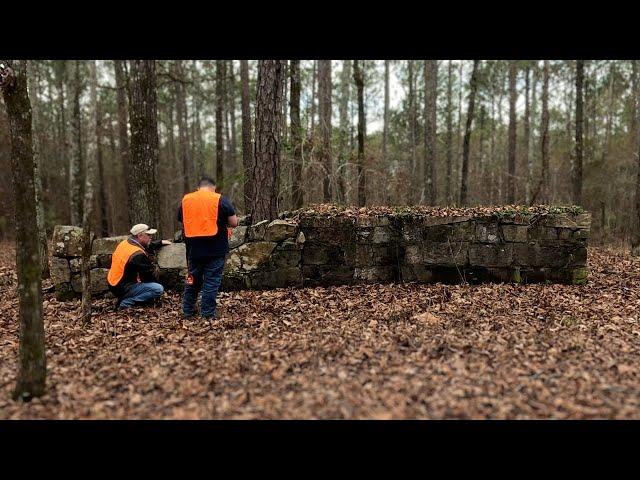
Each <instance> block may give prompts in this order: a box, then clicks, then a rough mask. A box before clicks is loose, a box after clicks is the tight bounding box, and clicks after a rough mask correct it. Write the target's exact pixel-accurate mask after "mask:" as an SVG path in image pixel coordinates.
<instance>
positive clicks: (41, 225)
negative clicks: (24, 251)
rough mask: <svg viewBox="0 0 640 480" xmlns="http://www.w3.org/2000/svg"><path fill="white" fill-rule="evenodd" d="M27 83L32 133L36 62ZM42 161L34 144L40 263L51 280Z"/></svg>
mask: <svg viewBox="0 0 640 480" xmlns="http://www.w3.org/2000/svg"><path fill="white" fill-rule="evenodd" d="M27 83H28V90H29V98H30V100H31V105H32V109H31V110H32V114H33V115H32V117H33V126H32V132H37V131H38V126H39V125H41V122H40V119H39V115H40V112H39V102H38V88H37V81H36V77H35V62H33V61H30V62H29V65H28V72H27ZM41 175H42V160H41V152H40V149H39V147H38V142H33V181H34V186H35V192H36V212H37V213H36V220H37V223H38V242H39V245H40V262H41V269H42V278H43V279H46V278H49V276H50V273H49V246H48V243H47V228H46V223H45V211H44V204H43V201H42V178H41Z"/></svg>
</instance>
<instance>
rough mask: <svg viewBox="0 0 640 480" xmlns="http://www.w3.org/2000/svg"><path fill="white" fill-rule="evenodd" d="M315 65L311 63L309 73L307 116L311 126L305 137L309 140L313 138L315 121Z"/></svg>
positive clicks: (314, 62)
mask: <svg viewBox="0 0 640 480" xmlns="http://www.w3.org/2000/svg"><path fill="white" fill-rule="evenodd" d="M316 65H317V61H316V60H314V61H313V72H312V73H311V113H310V115H309V120H310V121H311V126H310V127H309V130H308V133H307V137H308V138H309V139H311V138H313V131H314V130H315V121H316V77H317V72H316Z"/></svg>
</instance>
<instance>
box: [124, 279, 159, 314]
mask: <svg viewBox="0 0 640 480" xmlns="http://www.w3.org/2000/svg"><path fill="white" fill-rule="evenodd" d="M163 293H164V287H163V286H162V285H160V284H159V283H155V282H141V283H132V284H131V285H129V286H127V287H126V288H125V291H124V296H123V297H122V299H121V300H120V308H129V307H133V306H134V305H135V304H141V303H147V302H150V301H151V300H155V299H156V298H159V297H160V296H161V295H162V294H163Z"/></svg>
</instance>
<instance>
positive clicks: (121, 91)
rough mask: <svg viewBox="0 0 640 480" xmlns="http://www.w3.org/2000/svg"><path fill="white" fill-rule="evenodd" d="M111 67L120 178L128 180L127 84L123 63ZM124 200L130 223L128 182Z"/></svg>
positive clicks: (116, 63)
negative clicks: (112, 70)
mask: <svg viewBox="0 0 640 480" xmlns="http://www.w3.org/2000/svg"><path fill="white" fill-rule="evenodd" d="M113 67H114V71H115V77H116V104H117V108H118V149H119V152H120V162H121V164H122V178H124V179H126V178H129V163H130V162H131V150H130V147H129V132H128V127H127V123H128V118H127V82H126V79H125V70H124V62H123V61H122V60H114V61H113ZM124 183H125V185H126V187H125V198H124V199H123V201H122V203H123V204H124V207H125V208H126V212H127V223H130V222H131V219H130V218H128V216H129V202H130V200H129V199H130V198H131V192H130V191H129V182H127V181H125V182H124Z"/></svg>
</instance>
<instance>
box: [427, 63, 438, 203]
mask: <svg viewBox="0 0 640 480" xmlns="http://www.w3.org/2000/svg"><path fill="white" fill-rule="evenodd" d="M424 88H425V91H424V100H425V102H424V118H425V122H424V125H425V127H424V159H425V165H424V173H425V177H424V182H425V195H426V199H427V202H428V203H429V205H435V204H436V203H437V199H438V192H437V188H436V155H437V145H436V139H437V136H436V132H437V125H436V118H437V95H438V61H437V60H426V61H425V62H424Z"/></svg>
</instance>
